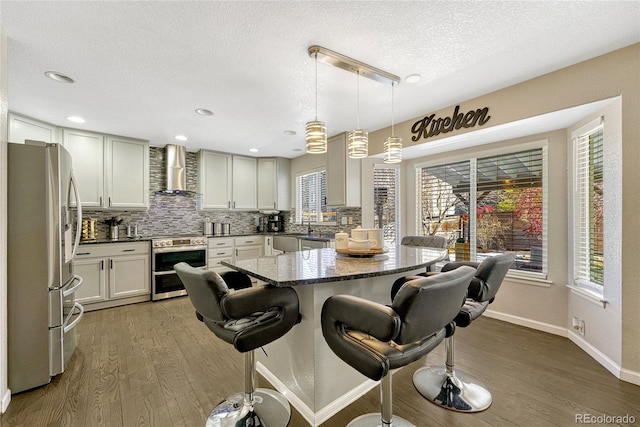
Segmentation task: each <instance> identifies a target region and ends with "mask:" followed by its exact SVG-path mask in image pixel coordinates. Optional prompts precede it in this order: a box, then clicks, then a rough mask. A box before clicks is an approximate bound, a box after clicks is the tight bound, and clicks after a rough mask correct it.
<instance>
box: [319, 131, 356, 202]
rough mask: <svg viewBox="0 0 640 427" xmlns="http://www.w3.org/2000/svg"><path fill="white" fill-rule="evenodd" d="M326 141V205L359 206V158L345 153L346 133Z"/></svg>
mask: <svg viewBox="0 0 640 427" xmlns="http://www.w3.org/2000/svg"><path fill="white" fill-rule="evenodd" d="M327 142H328V146H327V205H329V206H348V207H360V205H361V199H360V191H361V190H360V188H361V182H360V181H361V178H360V173H361V171H360V163H361V162H360V159H351V158H349V156H348V155H347V134H346V133H341V134H339V135H336V136H334V137H332V138H330V139H329V140H328V141H327Z"/></svg>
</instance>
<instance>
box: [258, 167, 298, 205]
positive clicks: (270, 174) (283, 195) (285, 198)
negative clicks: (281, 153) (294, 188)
mask: <svg viewBox="0 0 640 427" xmlns="http://www.w3.org/2000/svg"><path fill="white" fill-rule="evenodd" d="M258 209H277V210H286V211H288V210H290V209H291V160H289V159H285V158H282V157H264V158H259V159H258Z"/></svg>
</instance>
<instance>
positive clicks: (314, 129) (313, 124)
mask: <svg viewBox="0 0 640 427" xmlns="http://www.w3.org/2000/svg"><path fill="white" fill-rule="evenodd" d="M315 57H316V119H315V120H313V121H310V122H307V125H306V127H305V132H304V134H305V141H306V146H307V153H310V154H321V153H326V152H327V125H326V124H325V123H324V122H321V121H319V120H318V53H317V52H316V54H315Z"/></svg>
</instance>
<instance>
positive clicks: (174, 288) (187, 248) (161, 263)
mask: <svg viewBox="0 0 640 427" xmlns="http://www.w3.org/2000/svg"><path fill="white" fill-rule="evenodd" d="M151 256H152V260H151V300H152V301H157V300H161V299H167V298H173V297H178V296H182V295H187V291H186V290H185V289H184V285H183V284H182V282H181V281H180V278H178V275H177V274H176V272H175V271H174V270H173V266H174V265H176V264H177V263H179V262H186V263H187V264H189V265H190V266H192V267H196V268H207V238H206V237H205V236H195V237H192V236H183V237H158V238H154V239H152V240H151Z"/></svg>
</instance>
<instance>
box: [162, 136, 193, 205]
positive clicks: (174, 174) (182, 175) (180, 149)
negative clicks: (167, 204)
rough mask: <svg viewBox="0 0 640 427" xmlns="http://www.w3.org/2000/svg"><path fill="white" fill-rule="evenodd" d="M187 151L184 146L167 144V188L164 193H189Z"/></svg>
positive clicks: (165, 148) (165, 149) (165, 151)
mask: <svg viewBox="0 0 640 427" xmlns="http://www.w3.org/2000/svg"><path fill="white" fill-rule="evenodd" d="M186 152H187V150H186V149H185V147H184V146H183V145H174V144H167V145H166V146H165V147H164V155H165V161H166V172H167V186H166V187H165V189H164V190H163V191H162V192H163V193H170V194H180V193H190V192H189V191H187V161H186V157H187V155H186Z"/></svg>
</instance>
